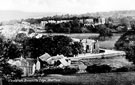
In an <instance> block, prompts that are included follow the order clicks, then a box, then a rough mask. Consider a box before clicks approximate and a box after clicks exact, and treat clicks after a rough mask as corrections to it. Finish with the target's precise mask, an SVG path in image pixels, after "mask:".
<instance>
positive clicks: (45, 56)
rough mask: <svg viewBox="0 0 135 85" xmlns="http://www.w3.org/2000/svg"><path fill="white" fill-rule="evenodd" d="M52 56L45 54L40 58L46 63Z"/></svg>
mask: <svg viewBox="0 0 135 85" xmlns="http://www.w3.org/2000/svg"><path fill="white" fill-rule="evenodd" d="M50 57H51V56H50V55H49V54H48V53H45V54H43V55H41V56H40V57H39V58H40V59H41V60H42V61H46V60H47V59H48V58H50Z"/></svg>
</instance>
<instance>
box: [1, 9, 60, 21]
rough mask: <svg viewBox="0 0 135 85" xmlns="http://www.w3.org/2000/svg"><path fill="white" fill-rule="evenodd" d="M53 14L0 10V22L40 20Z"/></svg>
mask: <svg viewBox="0 0 135 85" xmlns="http://www.w3.org/2000/svg"><path fill="white" fill-rule="evenodd" d="M56 14H61V13H55V12H48V13H44V12H23V11H8V10H7V11H1V10H0V21H9V20H14V19H17V20H18V19H26V18H41V17H46V16H54V15H56Z"/></svg>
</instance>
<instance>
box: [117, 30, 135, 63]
mask: <svg viewBox="0 0 135 85" xmlns="http://www.w3.org/2000/svg"><path fill="white" fill-rule="evenodd" d="M115 48H116V49H117V50H122V51H125V52H126V58H127V59H128V60H129V61H132V62H133V63H135V56H134V55H135V31H134V30H130V31H128V32H126V33H125V34H123V35H122V36H121V37H120V38H119V40H118V41H117V42H116V43H115Z"/></svg>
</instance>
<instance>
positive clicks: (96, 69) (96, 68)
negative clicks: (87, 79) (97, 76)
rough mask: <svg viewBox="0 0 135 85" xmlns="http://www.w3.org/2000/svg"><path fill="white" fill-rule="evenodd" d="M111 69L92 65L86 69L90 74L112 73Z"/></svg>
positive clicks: (105, 66)
mask: <svg viewBox="0 0 135 85" xmlns="http://www.w3.org/2000/svg"><path fill="white" fill-rule="evenodd" d="M111 69H112V68H111V67H110V66H108V65H92V66H88V67H87V68H86V71H87V72H89V73H106V72H110V71H111Z"/></svg>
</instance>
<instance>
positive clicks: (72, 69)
mask: <svg viewBox="0 0 135 85" xmlns="http://www.w3.org/2000/svg"><path fill="white" fill-rule="evenodd" d="M78 70H79V68H77V67H64V68H60V67H54V66H51V67H49V68H43V69H42V70H41V71H40V73H44V74H45V75H47V74H63V75H67V74H74V73H76V72H77V71H78Z"/></svg>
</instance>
